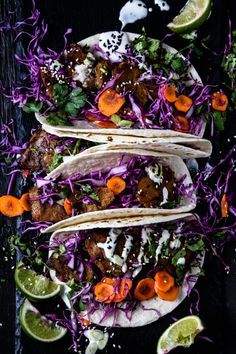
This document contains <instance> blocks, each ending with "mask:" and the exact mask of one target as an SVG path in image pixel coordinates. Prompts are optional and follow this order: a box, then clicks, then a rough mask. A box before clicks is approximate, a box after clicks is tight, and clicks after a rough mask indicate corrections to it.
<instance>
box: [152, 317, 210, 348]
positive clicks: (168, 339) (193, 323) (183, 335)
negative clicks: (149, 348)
mask: <svg viewBox="0 0 236 354" xmlns="http://www.w3.org/2000/svg"><path fill="white" fill-rule="evenodd" d="M203 329H204V327H203V324H202V321H201V319H200V318H199V317H198V316H186V317H183V318H181V319H180V320H179V321H176V322H174V323H173V324H172V325H171V326H169V327H168V328H167V329H166V330H165V332H164V333H163V334H162V335H161V337H160V338H159V341H158V344H157V354H166V353H169V352H170V351H171V350H172V349H174V348H176V347H179V346H181V347H185V348H188V347H190V345H192V344H193V342H194V338H195V337H196V335H197V334H198V333H200V332H201V331H202V330H203Z"/></svg>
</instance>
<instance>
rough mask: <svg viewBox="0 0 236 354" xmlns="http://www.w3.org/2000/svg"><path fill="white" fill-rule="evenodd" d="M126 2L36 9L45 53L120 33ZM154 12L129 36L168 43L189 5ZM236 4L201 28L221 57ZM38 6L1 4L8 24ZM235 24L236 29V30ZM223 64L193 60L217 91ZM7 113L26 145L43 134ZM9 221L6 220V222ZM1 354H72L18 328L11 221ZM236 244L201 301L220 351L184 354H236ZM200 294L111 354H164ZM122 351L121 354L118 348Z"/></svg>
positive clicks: (7, 37)
mask: <svg viewBox="0 0 236 354" xmlns="http://www.w3.org/2000/svg"><path fill="white" fill-rule="evenodd" d="M125 2H126V1H125V0H124V1H117V0H99V1H92V0H83V1H79V0H40V1H36V4H37V7H38V8H39V9H40V11H41V14H42V18H45V20H46V23H48V25H49V31H48V35H47V37H46V40H45V45H46V46H48V47H51V48H53V49H55V50H60V49H62V47H63V34H64V32H65V30H66V29H67V28H68V27H72V28H73V33H72V35H71V36H70V41H78V40H80V39H82V38H85V37H87V36H90V35H93V34H95V33H99V32H103V31H108V30H119V29H120V23H119V21H118V14H119V10H120V8H121V7H122V6H123V4H124V3H125ZM145 2H146V3H147V4H148V6H149V7H152V8H153V11H152V12H151V13H149V15H148V17H147V18H146V19H145V20H143V21H139V22H137V23H135V24H131V25H128V26H127V27H126V28H125V29H126V30H127V31H130V32H140V31H141V28H142V27H143V26H145V28H146V31H147V33H148V34H149V35H150V36H152V37H156V38H163V37H164V35H165V34H166V33H167V29H166V24H167V23H168V22H170V20H171V19H172V18H173V16H175V15H176V13H177V12H178V11H179V10H180V9H181V7H182V6H183V4H184V3H185V0H179V1H176V0H167V2H168V3H169V4H170V6H171V8H170V11H168V12H161V11H160V10H159V7H158V6H154V1H151V0H150V1H149V0H146V1H145ZM233 3H234V2H233V0H232V1H229V0H225V1H223V0H215V1H213V9H212V14H211V17H210V19H209V20H208V21H207V22H206V23H205V24H204V25H203V26H202V27H201V29H200V31H199V35H200V36H201V38H204V37H206V36H207V35H210V38H211V41H210V44H209V46H210V47H211V49H213V50H214V51H215V52H217V53H221V52H222V50H223V48H224V45H225V41H226V36H227V31H228V17H229V16H230V17H231V18H232V20H233V19H234V18H235V15H236V12H235V10H234V4H233ZM30 8H31V3H30V1H28V0H26V1H25V0H0V18H4V17H5V18H6V16H7V13H8V11H9V10H15V9H16V12H15V14H14V16H13V17H15V18H16V19H20V18H22V17H24V16H25V15H28V14H29V11H30ZM234 24H235V23H234ZM13 38H14V33H13V32H11V31H10V32H8V33H2V34H1V41H0V79H1V80H2V82H3V85H4V86H5V87H10V86H11V83H12V82H13V81H17V80H20V79H21V78H22V75H23V72H22V69H21V68H20V67H19V66H18V65H17V63H16V61H15V59H14V54H15V52H18V53H19V54H20V55H21V54H22V53H23V46H24V41H23V43H18V44H15V43H14V41H13ZM166 42H167V43H168V44H170V45H172V46H174V47H175V48H177V49H180V48H182V47H183V46H185V45H186V44H187V42H186V41H184V40H183V39H180V38H179V37H178V36H173V37H170V38H168V39H167V40H166ZM220 60H221V56H220V55H218V56H215V55H213V54H212V53H211V52H210V51H208V50H206V51H205V53H204V55H203V57H202V58H201V59H200V60H199V59H198V58H197V57H194V58H193V63H194V65H195V66H196V68H197V70H198V72H199V73H200V75H201V77H202V78H203V80H204V81H205V82H206V81H209V82H210V83H213V84H219V83H220V82H221V81H222V80H224V78H223V76H222V73H221V71H220ZM0 104H1V111H0V118H1V119H2V120H3V121H9V119H10V118H14V121H15V127H16V133H17V137H18V139H19V140H20V141H22V142H24V141H25V140H26V139H27V138H28V137H29V136H30V130H31V128H32V127H36V126H37V124H36V121H35V119H34V117H33V116H32V119H31V118H29V116H28V115H27V116H25V115H24V114H22V112H21V111H20V110H19V109H18V108H16V107H14V106H13V105H12V104H11V103H9V102H8V100H7V99H6V98H4V97H3V96H2V97H0ZM235 119H236V117H235V114H232V117H231V118H230V119H228V121H227V124H226V129H225V132H224V133H223V134H221V135H220V136H218V137H217V139H215V138H214V140H213V141H212V142H213V146H214V150H213V155H212V157H211V161H213V162H214V161H217V160H218V159H219V158H220V156H222V155H223V153H224V152H225V151H227V150H228V149H229V148H230V146H232V145H233V144H234V143H235V138H234V136H235V135H236V123H235ZM7 181H8V178H7V177H6V176H1V177H0V193H2V194H4V193H5V192H6V189H7ZM21 188H22V185H21V182H19V181H18V182H16V185H15V194H16V195H18V194H19V190H20V189H21ZM0 217H1V216H0ZM0 221H1V226H2V227H1V235H0V247H1V248H0V279H4V281H2V280H1V281H0V354H13V353H15V354H16V353H17V354H33V353H34V354H49V353H55V354H62V353H66V352H67V349H68V347H69V345H70V338H65V339H64V340H62V341H60V342H58V343H55V344H51V345H44V344H41V343H39V342H35V341H32V340H30V339H28V338H26V336H25V335H24V334H21V331H20V327H19V324H18V319H17V318H18V312H19V304H20V302H21V298H20V295H19V294H18V293H16V291H15V286H14V281H13V272H14V270H13V269H12V267H13V266H14V264H15V261H16V259H15V258H13V259H11V258H10V257H8V259H5V258H4V256H5V253H4V252H2V247H6V244H7V242H6V239H7V236H9V235H11V234H13V233H15V232H16V228H17V225H15V223H14V222H13V221H12V219H10V220H6V219H4V220H3V219H0ZM235 248H236V244H235V243H233V242H231V243H229V244H228V245H227V246H226V248H225V251H224V258H225V260H226V263H227V264H229V265H230V266H231V271H230V273H229V274H227V273H226V272H225V270H224V267H223V266H222V264H221V263H220V261H219V260H218V259H217V258H216V257H213V258H211V257H207V258H208V259H207V261H206V264H205V273H206V275H205V276H204V277H202V278H201V279H200V280H199V282H198V284H197V286H196V289H197V290H198V291H199V293H200V298H201V301H200V317H201V318H202V320H203V321H204V323H205V327H206V330H205V331H204V332H203V335H204V336H208V337H210V338H211V340H212V341H213V342H214V343H209V342H207V341H206V340H204V339H201V338H198V339H197V340H196V341H195V344H194V345H193V346H192V347H191V348H189V349H185V350H183V349H177V350H175V351H173V354H174V353H176V354H178V353H186V354H187V353H188V354H190V353H191V354H205V353H214V354H235V353H236V338H235V328H236V302H235V293H236V265H235V258H236V257H235ZM196 300H197V293H196V292H192V294H191V296H190V298H189V299H187V300H185V301H184V302H183V303H182V304H181V305H180V306H179V307H178V308H177V309H176V310H175V311H174V312H172V313H171V315H167V316H165V317H164V318H161V319H160V320H159V321H157V322H155V323H153V324H151V325H148V326H145V327H140V328H134V329H116V330H112V331H110V334H111V333H114V335H112V338H111V339H110V340H109V344H108V346H107V347H106V349H105V350H104V353H120V354H128V353H136V354H139V353H140V354H141V353H148V354H154V353H155V352H156V350H155V349H156V343H157V340H158V338H159V336H160V334H161V333H162V332H163V330H164V329H165V328H166V327H167V326H168V325H169V324H170V323H171V322H173V318H172V317H174V318H180V317H182V316H185V315H188V314H189V309H190V305H191V303H192V302H196ZM118 345H120V346H121V348H118Z"/></svg>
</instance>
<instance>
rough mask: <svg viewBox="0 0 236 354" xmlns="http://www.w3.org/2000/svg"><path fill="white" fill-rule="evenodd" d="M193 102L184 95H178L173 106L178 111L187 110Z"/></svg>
mask: <svg viewBox="0 0 236 354" xmlns="http://www.w3.org/2000/svg"><path fill="white" fill-rule="evenodd" d="M192 104H193V100H192V99H191V98H190V97H188V96H185V95H180V96H179V97H178V98H177V100H176V101H175V103H174V105H175V108H176V109H177V110H178V111H180V112H188V110H189V109H190V107H191V106H192Z"/></svg>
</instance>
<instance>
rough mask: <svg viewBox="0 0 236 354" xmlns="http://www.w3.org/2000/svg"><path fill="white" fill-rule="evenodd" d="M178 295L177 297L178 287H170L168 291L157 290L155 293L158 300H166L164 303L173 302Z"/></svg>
mask: <svg viewBox="0 0 236 354" xmlns="http://www.w3.org/2000/svg"><path fill="white" fill-rule="evenodd" d="M178 295H179V288H178V286H172V288H170V290H168V291H161V290H158V292H157V296H158V297H159V298H160V299H162V300H166V301H174V300H176V299H177V297H178Z"/></svg>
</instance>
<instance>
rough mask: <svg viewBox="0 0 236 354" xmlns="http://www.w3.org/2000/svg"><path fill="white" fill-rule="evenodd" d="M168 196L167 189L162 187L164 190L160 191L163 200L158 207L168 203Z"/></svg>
mask: <svg viewBox="0 0 236 354" xmlns="http://www.w3.org/2000/svg"><path fill="white" fill-rule="evenodd" d="M168 195H169V192H168V189H167V188H166V187H164V188H163V189H162V196H163V200H162V202H161V203H160V205H163V204H165V203H167V202H168Z"/></svg>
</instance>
